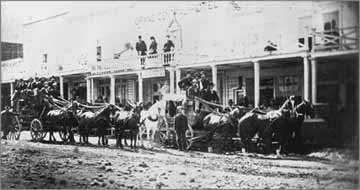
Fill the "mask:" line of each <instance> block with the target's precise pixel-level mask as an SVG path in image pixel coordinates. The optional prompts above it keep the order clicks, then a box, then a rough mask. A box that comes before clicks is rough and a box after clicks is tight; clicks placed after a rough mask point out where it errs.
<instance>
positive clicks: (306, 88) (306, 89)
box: [303, 55, 310, 101]
mask: <svg viewBox="0 0 360 190" xmlns="http://www.w3.org/2000/svg"><path fill="white" fill-rule="evenodd" d="M303 64H304V94H303V98H304V100H306V101H309V100H310V98H309V95H310V93H309V82H310V80H309V78H310V75H309V74H310V73H309V72H310V68H309V60H308V55H306V56H304V57H303Z"/></svg>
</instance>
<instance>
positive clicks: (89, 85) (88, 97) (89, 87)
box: [86, 78, 91, 103]
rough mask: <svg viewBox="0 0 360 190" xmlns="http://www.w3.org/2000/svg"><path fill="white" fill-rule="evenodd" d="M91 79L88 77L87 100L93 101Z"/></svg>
mask: <svg viewBox="0 0 360 190" xmlns="http://www.w3.org/2000/svg"><path fill="white" fill-rule="evenodd" d="M90 80H91V79H89V78H88V79H86V102H89V103H90V102H91V81H90Z"/></svg>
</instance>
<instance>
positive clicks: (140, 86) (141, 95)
mask: <svg viewBox="0 0 360 190" xmlns="http://www.w3.org/2000/svg"><path fill="white" fill-rule="evenodd" d="M138 79H139V85H138V87H139V89H138V93H139V102H143V78H142V73H141V72H139V73H138Z"/></svg>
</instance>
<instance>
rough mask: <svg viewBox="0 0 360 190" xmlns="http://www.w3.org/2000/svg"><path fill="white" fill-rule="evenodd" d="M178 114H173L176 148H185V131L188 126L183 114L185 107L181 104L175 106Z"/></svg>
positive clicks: (181, 149)
mask: <svg viewBox="0 0 360 190" xmlns="http://www.w3.org/2000/svg"><path fill="white" fill-rule="evenodd" d="M177 111H178V114H177V115H176V116H175V131H176V140H177V145H178V149H179V150H180V151H183V150H186V138H185V131H186V129H187V127H188V121H187V118H186V116H185V109H184V107H182V106H178V107H177Z"/></svg>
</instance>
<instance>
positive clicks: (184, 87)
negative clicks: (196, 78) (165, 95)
mask: <svg viewBox="0 0 360 190" xmlns="http://www.w3.org/2000/svg"><path fill="white" fill-rule="evenodd" d="M192 80H193V78H192V77H191V74H190V73H188V74H186V76H185V78H183V79H181V80H180V82H179V83H178V85H179V87H180V89H182V90H187V89H188V88H189V87H190V86H191V83H192Z"/></svg>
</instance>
